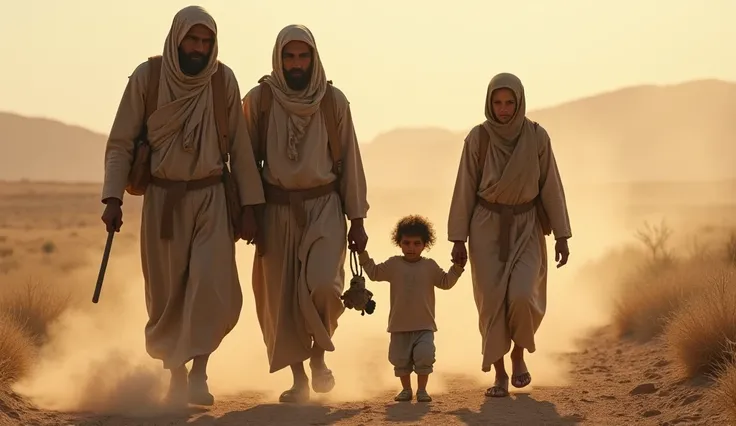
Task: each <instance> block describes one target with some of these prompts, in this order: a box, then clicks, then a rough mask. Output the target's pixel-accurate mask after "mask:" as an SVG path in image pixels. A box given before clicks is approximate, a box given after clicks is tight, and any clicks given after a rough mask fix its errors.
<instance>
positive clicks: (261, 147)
mask: <svg viewBox="0 0 736 426" xmlns="http://www.w3.org/2000/svg"><path fill="white" fill-rule="evenodd" d="M266 77H267V76H263V77H261V78H260V80H258V85H259V86H260V87H261V92H260V99H259V102H258V134H257V135H256V137H255V138H253V141H252V143H253V154H254V155H255V158H256V162H257V163H259V164H260V163H261V162H265V161H266V144H267V142H268V121H269V119H270V117H271V105H273V92H272V91H271V86H269V85H268V83H266Z"/></svg>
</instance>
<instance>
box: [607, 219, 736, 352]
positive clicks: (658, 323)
mask: <svg viewBox="0 0 736 426" xmlns="http://www.w3.org/2000/svg"><path fill="white" fill-rule="evenodd" d="M672 234H673V232H672V231H671V230H670V229H669V228H667V225H666V224H665V223H664V222H662V224H661V225H659V226H649V225H645V227H644V229H643V230H640V231H638V232H637V234H636V238H637V239H638V240H639V241H640V242H641V243H642V250H640V251H639V253H640V256H639V257H640V259H639V261H638V262H634V263H633V264H630V265H629V268H628V269H630V270H631V271H632V273H630V274H628V275H626V276H625V278H624V279H623V280H622V281H621V282H620V283H619V286H618V292H619V294H618V297H617V298H616V301H615V303H614V310H613V319H612V321H613V325H614V327H615V328H616V330H617V331H618V333H619V335H620V336H621V337H631V338H634V339H637V340H640V341H647V340H650V339H652V338H654V337H656V336H659V335H661V334H662V333H663V332H664V330H665V328H666V327H667V326H668V323H669V322H670V320H671V318H673V316H675V315H676V314H677V313H680V312H683V310H685V311H687V309H689V308H687V306H688V305H689V304H691V303H695V302H692V300H693V299H696V298H697V297H696V296H698V295H701V294H704V293H707V294H711V293H713V292H714V291H717V286H716V287H714V285H715V284H714V283H715V282H716V281H717V278H718V274H719V273H722V272H723V271H724V270H725V269H728V268H729V266H728V262H724V259H726V260H727V259H728V256H730V251H731V250H732V249H733V247H732V246H733V245H734V244H736V237H733V236H732V237H731V238H730V239H728V240H727V241H718V242H716V243H715V245H711V246H707V245H699V244H696V245H694V246H692V247H690V248H689V250H684V249H683V250H679V251H675V250H673V249H671V248H670V247H669V245H668V241H669V239H670V237H671V236H672ZM675 253H677V254H675ZM724 268H725V269H724ZM714 279H716V280H715V281H714ZM698 303H707V302H705V301H700V302H698ZM734 309H736V306H735V308H734ZM683 315H685V314H683ZM704 325H707V324H704Z"/></svg>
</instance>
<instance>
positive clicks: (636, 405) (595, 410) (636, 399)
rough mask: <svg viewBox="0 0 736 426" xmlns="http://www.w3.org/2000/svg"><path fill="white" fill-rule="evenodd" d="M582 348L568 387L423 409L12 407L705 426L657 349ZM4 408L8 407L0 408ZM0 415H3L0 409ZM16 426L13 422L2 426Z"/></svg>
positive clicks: (308, 418) (606, 344) (46, 415)
mask: <svg viewBox="0 0 736 426" xmlns="http://www.w3.org/2000/svg"><path fill="white" fill-rule="evenodd" d="M601 333H602V334H601V335H600V336H601V337H599V338H597V339H596V340H593V339H587V340H586V341H585V342H583V343H584V345H585V347H587V348H589V349H587V350H585V351H583V352H581V353H575V354H569V355H566V356H567V357H569V358H570V361H571V363H572V366H573V384H572V385H571V386H569V387H561V388H540V387H536V388H533V389H531V390H530V391H526V392H524V393H515V394H513V395H512V397H511V398H506V399H488V398H485V397H484V396H483V391H484V389H483V387H482V386H478V385H477V384H475V383H474V382H472V381H470V380H467V379H465V378H463V377H451V378H447V379H448V384H449V386H448V388H449V391H448V392H447V393H445V394H435V395H434V399H435V401H434V402H432V403H430V404H417V403H410V404H407V403H394V402H393V400H392V397H393V393H387V394H385V395H383V396H381V397H380V398H375V399H373V400H369V401H365V402H353V403H324V404H321V403H320V402H319V401H315V402H313V403H312V404H310V405H307V406H288V405H280V404H278V403H276V402H275V401H272V400H270V399H268V398H264V396H262V395H258V394H242V395H238V396H233V397H226V398H220V400H219V401H218V402H217V403H216V404H215V406H214V407H211V408H210V409H206V410H205V409H190V411H188V412H181V413H176V414H174V413H169V414H166V415H157V416H149V417H146V418H130V417H128V418H126V417H118V416H98V415H81V414H57V413H50V412H41V411H36V410H30V409H29V408H28V407H25V406H23V404H22V402H21V401H16V402H17V403H18V404H19V406H18V407H17V408H18V409H20V410H22V412H20V413H18V414H19V415H20V420H22V424H25V425H31V424H38V425H46V424H56V425H58V424H70V425H80V426H93V425H94V426H123V425H126V426H127V425H142V426H143V425H145V426H153V425H156V426H158V425H178V424H189V425H195V426H205V425H217V426H235V425H273V426H276V425H346V426H347V425H356V426H357V425H387V424H402V425H420V424H421V425H431V424H440V425H570V424H585V425H596V426H598V425H639V424H641V425H667V426H669V425H680V424H682V425H685V424H687V425H705V424H708V425H712V424H726V421H725V419H723V418H719V417H714V416H710V417H709V413H711V410H709V408H708V399H707V387H708V383H706V382H700V383H698V382H689V381H684V380H682V379H680V377H681V376H680V375H679V374H678V372H677V371H676V368H675V367H674V366H673V364H672V363H671V362H670V361H668V359H667V356H666V352H665V351H664V349H663V345H662V344H661V343H659V342H652V343H648V344H643V345H640V344H635V343H628V342H620V341H619V340H617V339H616V338H615V337H614V336H613V334H612V332H611V330H610V329H604V330H602V331H601ZM4 408H8V407H4ZM4 411H5V410H4ZM9 424H21V423H9Z"/></svg>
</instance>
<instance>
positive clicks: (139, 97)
mask: <svg viewBox="0 0 736 426" xmlns="http://www.w3.org/2000/svg"><path fill="white" fill-rule="evenodd" d="M165 55H166V53H165ZM213 56H215V55H213ZM215 58H216V57H215ZM215 58H213V59H212V60H213V61H214V60H215ZM222 66H225V65H222ZM215 69H216V67H215ZM224 75H225V85H226V91H227V101H228V112H229V135H230V142H231V146H232V148H231V151H232V152H231V154H232V156H231V160H230V163H231V164H230V167H231V169H232V174H233V179H234V180H235V182H236V184H237V185H238V189H239V193H240V197H241V201H242V204H243V205H244V206H245V205H255V204H261V203H263V202H264V196H263V188H262V186H261V182H260V177H259V175H258V170H257V168H256V165H255V161H254V158H253V152H252V147H251V143H250V139H249V136H248V133H247V128H246V124H245V120H244V119H243V115H242V104H241V101H240V92H239V88H238V83H237V81H236V78H235V76H234V74H233V72H232V70H231V69H230V68H228V67H225V73H224ZM167 78H171V77H167V75H166V73H165V72H164V69H162V77H161V79H162V82H161V87H160V91H159V101H158V106H159V107H160V108H159V109H158V110H157V111H156V113H154V114H153V115H152V116H151V118H150V119H149V126H150V128H151V132H150V133H149V134H150V135H151V137H154V135H160V136H156V138H155V139H151V146H152V148H153V154H152V159H151V168H152V173H153V175H154V176H156V177H160V178H164V179H171V180H196V179H202V178H205V177H208V176H212V175H218V174H220V173H221V171H222V161H221V157H220V153H219V148H218V138H217V131H216V127H215V118H214V114H212V113H211V111H212V99H211V96H212V91H211V87H210V84H209V83H205V84H204V87H203V88H202V89H201V91H202V96H201V97H200V98H199V99H198V100H197V103H196V104H195V105H192V106H191V110H192V111H204V113H202V115H201V116H200V118H199V120H200V125H199V126H197V127H196V131H195V132H194V134H195V135H196V136H195V137H193V138H184V137H183V136H182V132H181V131H179V132H178V133H172V132H171V131H168V132H166V131H162V129H163V130H166V129H165V127H166V126H169V127H171V123H172V121H175V120H176V117H175V113H176V112H177V110H176V109H175V108H172V102H171V98H172V92H173V89H168V88H167V85H165V84H164V80H165V79H167ZM147 84H148V64H147V63H145V62H144V63H143V64H141V65H140V66H138V67H137V68H136V70H135V71H134V72H133V74H132V75H131V76H130V78H129V81H128V84H127V86H126V88H125V92H124V93H123V97H122V100H121V102H120V106H119V108H118V112H117V115H116V117H115V121H114V123H113V126H112V130H111V131H110V137H109V139H108V143H107V149H106V154H105V181H104V185H103V191H102V199H103V200H105V199H107V198H118V199H120V200H122V199H123V194H124V190H125V185H126V182H127V176H128V172H129V170H130V164H131V161H132V152H133V141H134V139H135V138H136V136H137V135H138V132H139V130H140V127H141V124H142V123H141V122H142V120H143V115H144V106H145V100H144V98H145V92H146V88H147ZM167 92H168V93H167ZM174 97H176V98H179V99H180V97H179V96H174ZM167 105H168V106H169V108H162V106H167ZM179 111H180V110H179ZM208 111H209V112H208ZM186 117H187V116H186V115H185V116H184V117H183V119H186ZM165 193H166V190H165V189H163V188H160V187H156V186H153V185H149V186H148V188H147V190H146V193H145V195H144V200H143V212H142V221H141V222H142V223H141V260H142V266H143V277H144V281H145V294H146V306H147V309H148V316H149V320H148V323H147V324H146V327H145V336H146V349H147V351H148V353H149V354H150V356H151V357H153V358H154V359H159V360H162V361H163V364H164V368H174V367H177V366H180V365H183V364H185V363H186V362H188V361H189V360H191V359H192V358H193V357H195V356H198V355H205V354H209V353H212V352H213V351H214V350H215V349H217V348H218V346H219V345H220V343H221V342H222V340H223V338H224V337H225V336H226V335H227V334H228V333H229V332H230V331H231V330H232V329H233V327H234V326H235V324H236V323H237V321H238V319H239V316H240V310H241V307H242V303H243V297H242V292H241V288H240V282H239V280H238V272H237V268H236V264H235V243H234V239H233V233H232V226H231V223H230V220H229V218H228V215H227V210H226V203H225V191H224V188H223V186H222V185H215V186H211V187H208V188H204V189H198V190H193V191H188V192H187V193H186V195H185V196H184V198H183V199H182V200H181V203H180V204H179V205H178V206H177V207H176V208H175V210H174V217H173V229H174V235H173V238H172V239H171V240H162V239H161V238H160V236H159V235H160V224H161V214H162V210H163V201H164V195H165Z"/></svg>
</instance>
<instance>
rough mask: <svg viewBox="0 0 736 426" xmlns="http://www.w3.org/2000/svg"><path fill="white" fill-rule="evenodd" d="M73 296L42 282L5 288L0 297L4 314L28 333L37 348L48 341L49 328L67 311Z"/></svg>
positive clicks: (0, 308)
mask: <svg viewBox="0 0 736 426" xmlns="http://www.w3.org/2000/svg"><path fill="white" fill-rule="evenodd" d="M70 300H71V295H70V293H69V292H68V291H66V290H65V289H61V288H59V287H52V286H50V285H48V284H46V283H43V282H40V281H31V280H29V281H27V282H26V283H25V284H24V285H19V286H17V287H10V288H4V289H3V291H2V294H1V295H0V313H4V314H5V315H6V316H8V317H10V318H11V319H12V320H14V321H15V322H16V324H17V325H18V326H19V327H20V328H22V329H23V330H25V331H26V332H27V333H28V335H29V336H30V337H31V338H32V339H33V342H34V343H35V344H37V345H42V344H44V343H45V342H46V340H47V333H48V327H49V325H51V323H53V322H54V321H56V320H57V319H58V318H59V316H61V314H62V313H63V312H64V311H65V310H66V309H67V307H68V306H69V303H70Z"/></svg>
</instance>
